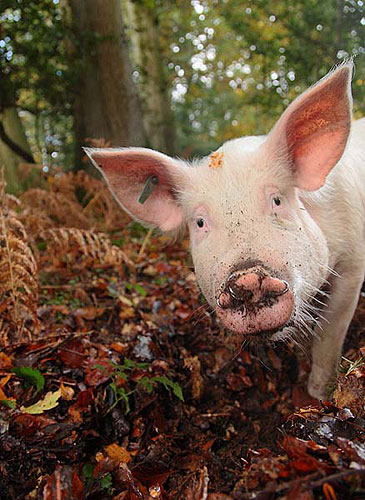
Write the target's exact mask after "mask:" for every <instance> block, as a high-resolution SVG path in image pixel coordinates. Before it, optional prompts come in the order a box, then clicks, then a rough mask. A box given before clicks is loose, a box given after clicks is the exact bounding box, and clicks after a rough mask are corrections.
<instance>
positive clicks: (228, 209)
mask: <svg viewBox="0 0 365 500" xmlns="http://www.w3.org/2000/svg"><path fill="white" fill-rule="evenodd" d="M352 67H353V65H352V63H351V62H348V63H346V64H343V65H341V66H339V67H338V68H337V69H335V70H334V71H332V72H331V73H329V74H328V75H327V76H326V77H325V78H323V79H322V80H320V81H319V82H318V83H317V84H316V85H314V86H313V87H311V88H310V89H308V90H307V91H306V92H304V93H303V94H302V95H301V96H299V97H298V98H297V99H296V100H295V101H294V102H293V103H292V104H291V105H290V106H289V107H288V108H287V110H286V111H285V112H284V113H283V115H282V116H281V118H280V119H279V121H278V122H277V123H276V125H275V126H274V128H273V129H272V130H271V132H270V133H269V134H268V135H267V136H255V137H242V138H239V139H234V140H231V141H228V142H226V143H225V144H223V146H221V147H220V148H219V149H218V151H217V152H216V153H214V154H212V155H211V156H210V157H206V158H203V159H202V160H199V161H193V162H192V163H189V162H187V161H183V160H178V159H173V158H170V157H168V156H166V155H164V154H162V153H159V152H156V151H152V150H150V149H144V148H121V149H86V153H87V154H88V156H89V157H90V158H91V160H92V163H93V164H94V165H95V166H96V167H97V168H98V169H99V170H100V171H101V173H102V174H103V176H104V177H105V179H106V182H107V184H108V186H109V188H110V190H111V191H112V193H113V194H114V196H115V198H116V199H117V201H118V202H119V203H120V205H121V206H122V207H123V208H124V210H126V211H127V212H128V213H129V214H131V215H132V216H133V217H135V218H136V219H137V220H139V221H141V222H143V223H145V224H147V225H150V226H155V227H158V228H160V229H161V230H162V231H171V230H179V229H181V228H182V227H184V225H187V226H188V228H189V232H190V239H191V252H192V257H193V261H194V265H195V271H196V275H197V280H198V283H199V286H200V288H201V290H202V292H203V294H204V295H205V297H206V299H207V301H208V302H209V304H210V305H211V307H212V308H213V309H215V311H216V313H217V317H218V319H219V320H220V322H221V323H222V324H223V325H224V326H225V327H226V328H227V329H228V330H230V331H231V332H233V334H234V335H235V336H239V337H240V338H242V341H243V340H244V339H246V338H254V339H256V340H260V339H263V340H265V339H270V340H273V341H275V340H285V339H289V338H292V337H293V335H294V333H295V332H296V331H298V330H300V331H301V332H302V333H304V334H307V335H311V336H312V335H313V352H312V358H313V359H312V371H311V374H310V377H309V383H308V390H309V393H310V394H311V395H312V396H314V397H316V398H321V399H323V398H326V397H327V395H328V392H327V391H328V384H329V383H330V382H331V379H332V377H333V376H334V374H335V372H336V367H337V363H338V360H339V358H340V355H341V349H342V345H343V341H344V338H345V335H346V331H347V329H348V326H349V323H350V321H351V318H352V316H353V313H354V311H355V308H356V305H357V301H358V297H359V292H360V289H361V285H362V282H363V279H364V270H365V119H362V120H358V121H357V122H353V123H351V107H352V98H351V76H352ZM324 289H325V290H326V291H324Z"/></svg>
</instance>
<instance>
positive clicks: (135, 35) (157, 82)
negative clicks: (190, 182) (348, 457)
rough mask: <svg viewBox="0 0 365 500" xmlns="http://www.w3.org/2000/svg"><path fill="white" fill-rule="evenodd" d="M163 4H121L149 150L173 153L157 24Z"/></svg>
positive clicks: (140, 0)
mask: <svg viewBox="0 0 365 500" xmlns="http://www.w3.org/2000/svg"><path fill="white" fill-rule="evenodd" d="M164 3H165V4H166V2H159V1H158V0H124V1H123V2H122V5H123V7H124V12H125V24H126V27H127V34H128V36H129V38H130V42H131V43H130V46H131V51H130V52H131V57H132V60H133V62H134V66H135V70H134V74H135V76H136V82H137V85H138V90H139V96H140V99H141V105H142V110H143V122H144V125H145V128H146V131H147V137H148V143H149V145H150V147H152V148H154V149H157V150H159V151H163V152H166V153H170V154H175V153H176V130H175V122H174V116H173V112H172V109H171V105H170V104H169V103H170V99H171V98H170V92H169V82H168V79H167V71H166V69H167V68H166V65H165V64H164V63H165V61H164V58H163V54H162V50H161V49H162V47H161V35H160V20H161V19H162V18H163V15H164V10H165V9H166V5H164Z"/></svg>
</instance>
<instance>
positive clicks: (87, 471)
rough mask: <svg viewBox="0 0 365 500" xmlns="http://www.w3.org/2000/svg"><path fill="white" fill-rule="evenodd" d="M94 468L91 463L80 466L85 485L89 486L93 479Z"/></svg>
mask: <svg viewBox="0 0 365 500" xmlns="http://www.w3.org/2000/svg"><path fill="white" fill-rule="evenodd" d="M94 469H95V465H93V464H90V463H89V464H85V465H84V466H83V468H82V475H83V477H84V481H85V483H86V487H87V488H89V487H90V486H91V485H92V483H93V482H94V481H95V480H94V477H93V475H94Z"/></svg>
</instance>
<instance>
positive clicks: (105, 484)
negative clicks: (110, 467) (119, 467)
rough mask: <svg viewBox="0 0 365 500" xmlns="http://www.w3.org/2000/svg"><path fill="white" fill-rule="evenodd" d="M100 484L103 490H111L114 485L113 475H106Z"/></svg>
mask: <svg viewBox="0 0 365 500" xmlns="http://www.w3.org/2000/svg"><path fill="white" fill-rule="evenodd" d="M100 484H101V487H102V489H103V490H110V489H111V487H112V485H113V480H112V476H111V474H109V473H108V474H105V476H103V477H102V478H101V480H100Z"/></svg>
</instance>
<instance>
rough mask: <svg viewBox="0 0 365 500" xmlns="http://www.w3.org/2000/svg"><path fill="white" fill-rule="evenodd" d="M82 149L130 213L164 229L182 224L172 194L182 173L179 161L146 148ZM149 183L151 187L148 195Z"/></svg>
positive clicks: (177, 206)
mask: <svg viewBox="0 0 365 500" xmlns="http://www.w3.org/2000/svg"><path fill="white" fill-rule="evenodd" d="M85 152H86V154H87V155H88V156H89V158H90V159H91V161H92V163H93V164H94V165H95V167H96V168H97V169H98V170H99V171H100V172H101V173H102V174H103V176H104V178H105V179H106V181H107V184H108V186H109V188H110V190H111V192H112V193H113V195H114V196H115V198H116V200H117V201H118V202H119V204H120V205H121V206H122V207H123V208H124V210H126V211H127V212H128V213H129V214H131V215H132V216H133V217H135V218H136V219H138V220H140V221H142V222H145V223H147V224H150V225H153V226H157V227H159V228H160V229H162V230H163V231H169V230H172V229H176V228H177V227H179V226H180V225H181V223H182V221H183V212H182V209H181V207H180V206H179V204H178V203H177V201H176V196H175V194H176V191H177V190H178V187H177V185H176V184H177V183H178V182H179V180H180V179H181V176H182V175H183V173H184V172H183V170H184V167H183V164H182V162H180V161H178V160H174V159H172V158H169V157H168V156H166V155H164V154H162V153H158V152H157V151H152V150H150V149H146V148H121V149H93V148H85ZM151 179H152V184H153V185H152V186H151ZM146 183H147V185H146ZM148 187H151V188H153V189H152V191H150V194H149V195H148V191H149V190H148ZM142 193H144V195H142V198H141V194H142ZM139 200H140V201H139Z"/></svg>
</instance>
